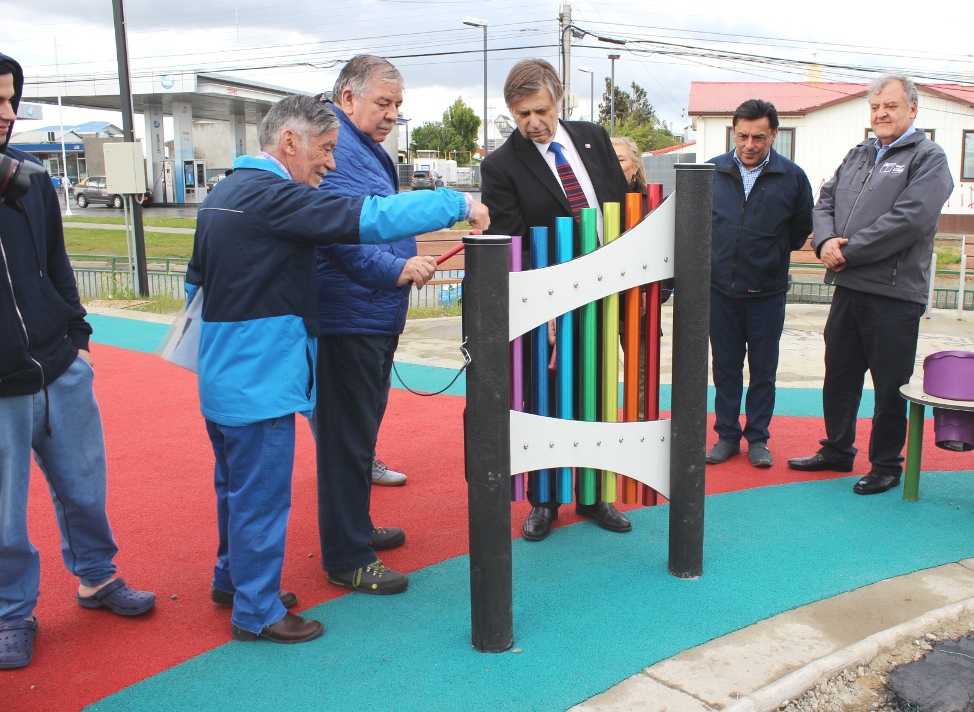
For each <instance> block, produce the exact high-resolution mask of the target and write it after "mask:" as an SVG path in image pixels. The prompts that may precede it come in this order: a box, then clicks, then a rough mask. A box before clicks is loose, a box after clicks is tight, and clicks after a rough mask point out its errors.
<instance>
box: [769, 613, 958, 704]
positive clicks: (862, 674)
mask: <svg viewBox="0 0 974 712" xmlns="http://www.w3.org/2000/svg"><path fill="white" fill-rule="evenodd" d="M972 631H974V613H971V614H968V615H965V616H961V617H960V618H958V619H957V620H955V621H946V622H944V623H943V625H942V626H940V627H937V628H935V629H934V630H930V631H928V632H927V633H926V634H924V635H923V636H921V637H919V638H917V637H914V636H909V637H906V638H904V639H902V640H900V641H899V642H898V643H897V644H896V645H894V646H893V647H891V648H889V649H888V650H885V651H883V652H882V653H880V654H879V655H877V656H876V657H875V658H873V659H872V660H871V661H870V662H869V664H868V665H860V666H859V667H857V668H854V669H849V670H844V671H842V672H841V673H839V674H838V675H836V676H834V677H832V678H830V679H828V680H825V681H823V682H820V683H819V684H817V685H816V686H815V687H814V688H812V689H811V690H809V691H808V692H806V693H805V694H804V695H802V696H801V697H799V698H798V699H797V700H785V701H784V702H783V703H782V704H781V706H780V707H779V709H780V710H782V711H783V712H898V708H897V707H896V705H895V704H894V702H893V698H892V697H891V696H890V695H889V693H888V692H887V689H886V680H887V678H888V677H889V674H890V673H891V672H893V670H895V669H896V668H897V667H898V666H900V665H903V664H905V663H911V662H913V661H914V660H919V659H920V658H922V657H923V656H924V655H926V654H927V652H929V651H930V650H932V649H933V644H934V643H936V642H938V641H941V640H956V639H958V638H962V637H963V636H965V635H967V634H968V633H971V632H972Z"/></svg>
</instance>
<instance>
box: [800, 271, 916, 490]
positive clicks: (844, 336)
mask: <svg viewBox="0 0 974 712" xmlns="http://www.w3.org/2000/svg"><path fill="white" fill-rule="evenodd" d="M923 310H924V305H923V304H919V303H917V302H908V301H905V300H903V299H893V298H891V297H883V296H879V295H878V294H868V293H866V292H859V291H856V290H853V289H845V288H844V287H836V289H835V292H834V294H833V295H832V306H831V308H830V309H829V318H828V321H826V322H825V383H824V385H823V387H822V406H823V410H824V412H825V432H826V438H825V439H824V440H821V441H819V442H820V443H821V445H822V448H821V450H820V452H822V454H824V455H825V456H826V457H827V458H829V459H830V460H839V461H843V462H851V461H852V460H853V459H854V458H855V456H856V452H857V450H856V448H855V447H854V446H853V443H855V440H856V419H857V417H858V413H859V401H860V400H861V399H862V388H863V383H864V380H865V376H866V371H867V370H868V371H869V373H870V374H871V375H872V379H873V387H874V388H875V399H876V407H875V410H874V411H873V423H872V431H871V433H870V436H869V462H870V463H871V465H872V470H873V471H875V472H880V473H883V474H890V475H899V474H900V473H901V472H902V471H903V455H902V451H903V445H904V444H905V443H906V401H905V400H904V399H903V397H902V396H900V386H902V385H903V384H905V383H909V382H910V376H912V375H913V365H914V361H915V360H916V353H917V337H918V335H919V333H920V317H921V316H923Z"/></svg>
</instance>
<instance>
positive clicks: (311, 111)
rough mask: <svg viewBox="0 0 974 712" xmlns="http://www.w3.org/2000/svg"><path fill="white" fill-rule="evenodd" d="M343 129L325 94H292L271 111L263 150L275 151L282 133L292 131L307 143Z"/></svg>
mask: <svg viewBox="0 0 974 712" xmlns="http://www.w3.org/2000/svg"><path fill="white" fill-rule="evenodd" d="M339 126H341V122H340V121H339V120H338V117H337V116H335V112H334V111H332V110H331V109H330V108H329V107H328V105H327V104H326V103H325V102H324V99H323V97H322V95H321V94H319V95H318V96H308V95H306V94H291V95H290V96H287V97H284V98H283V99H281V100H280V101H279V102H277V103H276V104H274V106H272V107H271V110H270V111H268V112H267V116H265V117H264V120H263V121H262V122H261V124H260V135H259V136H258V143H259V144H260V150H262V151H265V150H267V149H268V148H274V147H275V146H277V145H278V143H279V142H280V140H281V132H283V131H284V130H285V129H290V130H291V131H293V132H294V133H296V134H298V135H299V136H300V137H301V138H302V140H304V141H305V142H307V141H308V139H310V138H312V137H313V136H320V135H321V134H323V133H324V132H325V131H331V130H332V129H337V128H338V127H339Z"/></svg>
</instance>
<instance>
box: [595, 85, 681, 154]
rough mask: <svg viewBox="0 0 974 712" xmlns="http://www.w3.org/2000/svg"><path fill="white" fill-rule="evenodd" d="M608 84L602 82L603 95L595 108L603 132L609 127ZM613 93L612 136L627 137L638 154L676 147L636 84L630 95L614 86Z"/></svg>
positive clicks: (646, 97) (629, 92)
mask: <svg viewBox="0 0 974 712" xmlns="http://www.w3.org/2000/svg"><path fill="white" fill-rule="evenodd" d="M610 83H611V80H610V79H609V78H608V77H607V78H606V80H605V93H604V94H603V95H602V103H601V104H599V123H600V124H602V125H603V126H604V127H605V128H606V130H608V129H609V127H610V125H611V116H610V114H611V109H612V107H611V104H610V94H609V91H610V86H609V85H610ZM614 89H615V92H614V93H615V100H616V105H615V115H616V130H615V133H616V136H630V137H631V138H632V139H633V140H634V141H635V142H636V145H637V146H639V148H640V150H642V151H653V150H656V149H657V148H666V147H667V146H674V145H676V139H674V138H673V136H672V135H671V133H670V130H669V128H668V127H667V125H666V124H665V123H664V122H663V121H662V120H661V119H660V118H659V117H658V116H657V115H656V111H655V110H654V109H653V105H652V104H650V103H649V98H648V96H647V95H646V90H645V89H643V88H642V87H641V86H639V85H638V84H637V83H636V82H633V83H632V88H631V90H630V91H628V92H627V91H623V90H621V89H620V88H619V87H618V86H616V87H614Z"/></svg>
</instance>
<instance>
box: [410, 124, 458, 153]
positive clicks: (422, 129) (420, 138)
mask: <svg viewBox="0 0 974 712" xmlns="http://www.w3.org/2000/svg"><path fill="white" fill-rule="evenodd" d="M411 139H412V140H411V141H410V142H409V147H410V149H412V150H413V151H421V150H430V151H439V152H440V153H445V152H446V151H447V150H449V149H448V146H449V145H450V132H449V130H448V129H447V127H446V125H445V124H444V123H443V122H442V121H427V122H426V123H425V124H423V125H422V126H417V127H416V128H415V129H413V134H412V136H411Z"/></svg>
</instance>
